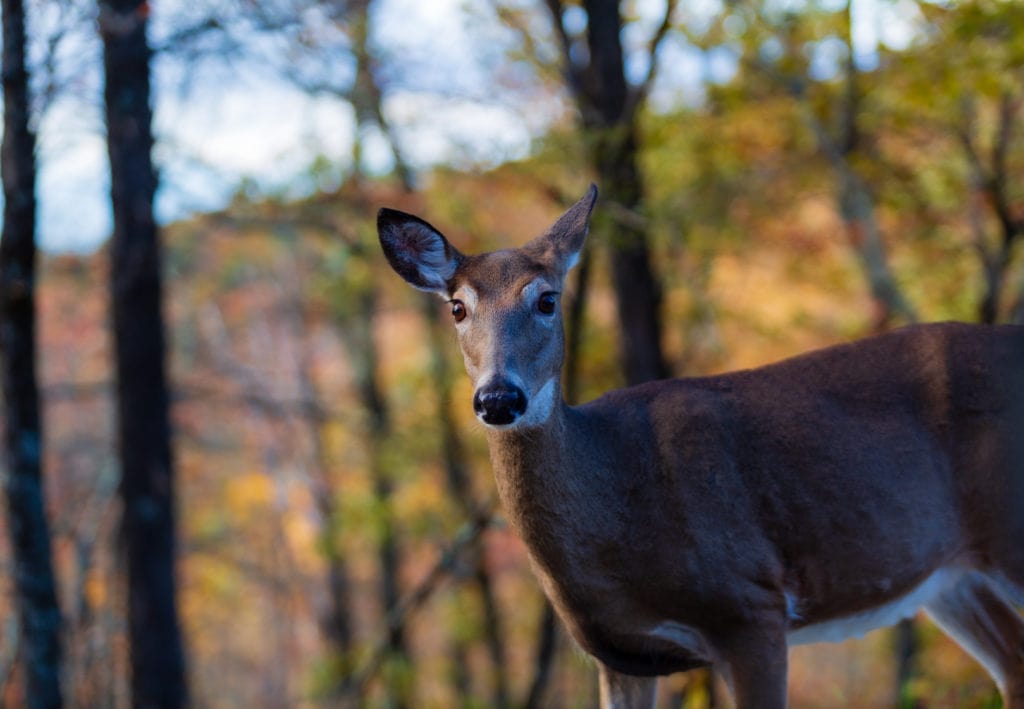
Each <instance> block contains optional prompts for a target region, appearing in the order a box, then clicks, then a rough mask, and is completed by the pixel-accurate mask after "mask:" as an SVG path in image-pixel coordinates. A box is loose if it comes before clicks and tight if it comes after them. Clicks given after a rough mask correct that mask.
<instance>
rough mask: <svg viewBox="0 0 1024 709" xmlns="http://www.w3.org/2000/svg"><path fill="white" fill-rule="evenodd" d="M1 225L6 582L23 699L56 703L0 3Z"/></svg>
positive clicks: (31, 242) (16, 65) (17, 97)
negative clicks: (0, 107)
mask: <svg viewBox="0 0 1024 709" xmlns="http://www.w3.org/2000/svg"><path fill="white" fill-rule="evenodd" d="M3 43H4V44H3V94H4V137H3V145H2V148H0V171H2V174H3V190H4V224H3V235H2V238H0V358H2V382H3V397H4V402H3V405H4V409H3V414H4V433H3V447H4V456H5V458H6V460H7V470H6V471H5V472H6V474H5V475H4V477H3V481H4V492H5V493H6V501H7V526H8V532H9V534H10V538H11V550H12V552H13V555H14V585H15V591H16V598H17V604H18V615H19V619H20V623H21V629H22V633H23V637H24V650H23V654H22V657H23V658H24V668H25V684H24V688H25V689H24V691H25V699H26V704H27V705H28V706H30V707H59V706H60V705H61V688H60V662H61V647H60V630H61V618H60V610H59V608H58V606H57V594H56V590H55V582H54V575H53V567H52V562H51V560H50V532H49V528H48V526H47V521H46V511H45V504H44V500H43V483H42V474H41V473H42V440H43V436H42V422H41V416H40V412H39V390H38V384H37V379H36V368H35V360H36V333H35V272H36V241H35V230H36V198H35V182H36V163H35V136H34V135H33V133H32V130H31V128H30V127H29V98H28V97H29V93H28V69H27V68H26V64H25V12H24V7H23V3H22V2H21V0H3Z"/></svg>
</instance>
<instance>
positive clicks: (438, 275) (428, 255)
mask: <svg viewBox="0 0 1024 709" xmlns="http://www.w3.org/2000/svg"><path fill="white" fill-rule="evenodd" d="M377 236H378V237H380V245H381V248H383V249H384V255H385V256H386V257H387V259H388V263H390V264H391V268H393V269H395V272H396V273H397V274H398V275H399V276H401V277H402V278H404V279H405V280H406V282H407V283H409V284H410V285H412V286H414V287H416V288H419V289H420V290H425V291H433V292H436V293H441V294H442V295H447V293H448V281H449V280H450V279H451V277H452V276H453V275H455V269H456V268H458V265H459V263H460V262H461V261H462V258H463V257H462V254H460V253H459V252H458V251H456V249H455V247H454V246H452V245H451V244H449V243H448V240H447V239H445V238H444V236H442V235H441V232H439V231H438V230H437V229H435V228H434V227H432V226H431V225H430V224H428V223H427V222H425V221H423V220H422V219H420V218H419V217H414V216H413V215H411V214H406V213H405V212H399V211H398V210H396V209H382V210H380V211H379V212H378V213H377Z"/></svg>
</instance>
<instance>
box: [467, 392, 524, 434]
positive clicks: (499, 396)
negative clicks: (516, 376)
mask: <svg viewBox="0 0 1024 709" xmlns="http://www.w3.org/2000/svg"><path fill="white" fill-rule="evenodd" d="M473 411H475V412H476V415H477V416H479V417H480V418H481V420H483V422H484V423H489V424H493V425H495V426H504V425H506V424H510V423H512V422H513V421H515V420H516V419H517V418H519V416H520V415H522V413H523V412H524V411H526V394H524V393H523V390H522V389H520V388H519V387H517V386H514V385H512V384H507V383H500V382H496V383H493V384H488V385H487V386H484V387H481V388H479V389H477V390H476V394H474V395H473Z"/></svg>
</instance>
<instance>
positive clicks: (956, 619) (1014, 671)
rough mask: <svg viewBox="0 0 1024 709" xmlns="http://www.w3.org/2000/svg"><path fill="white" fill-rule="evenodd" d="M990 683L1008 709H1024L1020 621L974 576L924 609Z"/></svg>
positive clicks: (1023, 636) (1023, 639)
mask: <svg viewBox="0 0 1024 709" xmlns="http://www.w3.org/2000/svg"><path fill="white" fill-rule="evenodd" d="M925 612H926V613H927V614H928V615H929V616H930V617H931V619H932V620H934V621H935V623H936V624H937V625H938V626H939V627H940V628H942V630H943V631H944V632H945V633H946V634H947V635H949V636H950V637H951V638H953V639H954V640H955V641H956V642H957V643H958V644H959V645H960V646H961V647H962V648H963V649H964V650H966V651H967V652H968V653H970V655H971V656H973V657H974V659H976V660H977V661H978V662H979V663H981V665H982V666H983V667H984V668H985V670H986V671H987V672H988V673H989V675H991V676H992V679H994V680H995V682H996V685H998V687H999V691H1000V692H1001V693H1002V695H1003V699H1004V702H1005V704H1006V707H1007V709H1024V619H1022V618H1021V617H1020V615H1019V614H1018V613H1017V611H1016V610H1014V608H1013V606H1011V605H1010V604H1008V603H1007V602H1006V601H1005V600H1003V598H1002V597H1001V596H1000V595H999V594H998V593H997V592H996V591H995V590H994V589H993V587H992V586H991V585H990V584H989V583H988V582H987V581H986V579H985V578H984V577H983V576H981V575H980V574H977V573H971V574H968V575H967V576H965V577H964V578H963V580H961V581H960V582H959V583H958V584H956V585H955V586H954V587H953V588H951V589H949V590H947V591H946V592H944V593H943V594H942V595H940V596H939V597H938V598H936V599H935V600H934V601H932V602H931V603H929V604H928V605H927V606H925Z"/></svg>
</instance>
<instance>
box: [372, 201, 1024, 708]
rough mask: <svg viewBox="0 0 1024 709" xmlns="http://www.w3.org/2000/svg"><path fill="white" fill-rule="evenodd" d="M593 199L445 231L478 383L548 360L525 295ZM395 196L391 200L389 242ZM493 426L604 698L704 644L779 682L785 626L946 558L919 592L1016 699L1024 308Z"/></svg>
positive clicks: (838, 612)
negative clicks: (535, 232) (498, 244)
mask: <svg viewBox="0 0 1024 709" xmlns="http://www.w3.org/2000/svg"><path fill="white" fill-rule="evenodd" d="M594 199H596V192H591V193H590V194H588V196H587V197H585V198H584V199H583V200H581V201H580V202H579V203H578V204H577V205H575V206H574V207H573V208H572V209H570V210H569V211H568V212H567V213H566V215H564V216H563V217H562V218H561V219H560V220H559V221H558V222H557V223H556V224H555V226H554V227H552V230H551V231H549V232H548V234H546V235H545V236H543V237H541V238H539V239H536V240H534V241H533V242H531V243H530V244H528V245H527V246H526V247H524V249H521V250H507V251H500V252H494V253H491V254H484V255H482V256H469V257H466V256H462V255H461V254H458V252H457V251H455V250H454V249H452V248H451V246H450V245H449V244H448V243H447V241H446V240H444V238H443V237H442V236H440V234H439V233H438V234H437V238H438V239H440V240H441V242H439V243H438V245H437V248H436V249H435V252H439V250H440V249H441V248H443V249H444V250H445V253H449V251H450V253H451V254H452V257H451V258H452V262H451V266H452V271H453V273H454V275H453V276H452V277H451V278H450V279H449V280H448V281H447V282H446V283H445V288H444V291H445V292H444V293H443V294H444V295H446V296H447V297H451V298H455V299H458V298H460V297H465V298H470V296H472V299H473V300H472V308H471V310H472V312H470V313H469V315H468V316H467V317H466V319H465V321H464V322H461V323H459V325H458V326H457V330H458V333H459V341H460V344H461V346H462V350H463V354H464V355H465V358H466V364H467V370H468V371H469V373H470V376H471V378H473V380H474V383H475V384H476V385H477V386H478V387H479V386H481V385H482V384H483V383H484V382H483V381H482V379H484V378H486V379H487V380H488V382H490V383H491V384H492V385H494V386H505V385H506V383H508V382H515V383H516V385H517V386H521V387H522V389H523V391H524V393H525V395H526V397H527V399H529V400H531V403H532V402H533V400H535V399H538V398H541V399H542V398H543V396H544V394H543V384H544V383H545V382H546V381H548V380H551V378H555V379H556V380H557V378H558V377H559V376H560V371H561V362H562V356H563V348H564V345H563V336H562V331H561V323H560V321H558V320H555V321H551V320H549V319H547V318H550V317H557V318H560V312H559V313H556V314H555V316H545V315H539V314H538V313H537V310H536V306H535V303H534V302H532V301H531V298H535V297H536V293H537V291H540V290H544V289H547V290H549V291H550V290H556V289H558V290H560V288H561V284H562V281H563V279H564V276H565V272H566V270H567V268H568V267H569V264H570V263H571V258H572V255H573V254H574V253H576V252H577V251H578V250H579V248H581V247H582V241H583V235H584V234H585V231H586V218H587V216H588V215H589V213H590V209H592V207H593V203H594ZM403 216H404V215H401V214H400V213H394V212H388V213H384V212H382V216H381V226H380V228H381V234H382V237H381V239H382V243H383V244H384V245H385V249H386V250H387V249H396V248H397V249H401V244H402V238H403V237H402V229H403V226H402V225H403V224H404V222H403V221H402V219H403ZM415 224H417V225H422V224H425V223H423V222H419V221H418V220H417V222H416V223H415ZM427 226H428V227H429V225H427ZM429 228H430V229H432V227H429ZM416 238H417V239H422V238H423V235H422V230H419V231H417V236H416ZM389 259H390V260H392V262H395V261H401V262H402V263H403V264H406V265H405V266H404V267H403V268H404V272H403V273H402V275H403V277H406V278H407V280H409V281H410V282H411V283H413V284H414V285H417V286H418V287H424V284H425V283H427V282H428V279H426V278H422V279H421V278H419V277H418V276H417V274H416V273H412V275H411V276H410V273H409V267H408V265H407V260H401V259H400V258H399V257H395V256H392V255H389ZM531 283H532V284H534V285H529V284H531ZM467 287H468V289H471V290H468V289H467ZM531 289H532V290H531ZM556 326H557V327H556ZM494 382H497V383H498V384H494ZM508 386H511V385H510V384H509V385H508ZM537 406H541V404H537ZM529 416H530V409H529V407H527V409H526V413H525V414H524V420H525V417H529ZM488 441H489V445H490V451H491V459H492V463H493V466H494V474H495V479H496V480H497V484H498V491H499V494H500V496H501V500H502V502H503V504H504V507H505V510H506V512H507V513H508V516H509V519H510V521H511V522H512V525H513V526H514V528H515V530H516V531H517V533H518V534H520V535H521V536H522V538H523V541H524V542H525V543H526V546H527V548H528V549H529V551H530V556H531V558H532V560H533V562H534V565H535V568H536V571H537V575H538V577H539V578H540V581H541V584H542V586H543V587H544V590H545V592H546V593H547V594H548V596H549V597H550V598H551V600H552V602H553V604H554V605H555V608H556V609H557V611H558V614H559V616H560V617H561V618H562V620H563V621H564V622H565V625H566V627H567V628H568V629H569V632H570V633H571V634H572V636H573V637H574V638H575V639H576V640H577V642H578V643H579V644H580V645H581V646H582V647H583V648H584V649H585V650H587V651H588V652H589V653H591V654H592V655H593V656H594V657H596V658H597V659H598V661H599V662H600V664H601V670H602V694H603V697H604V701H605V703H606V705H609V706H610V705H619V704H621V705H629V704H630V702H633V701H640V699H638V698H642V699H643V701H644V702H648V701H649V698H650V696H652V689H651V685H650V680H645V679H634V678H636V677H645V676H654V675H660V674H666V673H670V672H676V671H682V670H686V669H689V668H692V667H695V666H699V665H702V664H708V663H715V664H716V665H718V666H720V667H721V668H722V669H723V670H724V671H725V672H726V673H727V675H728V676H729V677H730V679H731V682H732V686H733V688H734V691H735V693H736V698H737V702H738V704H739V706H741V707H752V706H766V707H780V706H784V704H785V691H786V690H785V687H786V636H787V634H788V633H792V632H794V631H798V630H799V629H801V628H804V627H807V626H817V625H819V624H822V623H826V622H828V621H834V620H837V619H846V618H850V617H851V616H854V617H855V616H857V615H858V614H861V613H864V612H868V611H871V610H872V609H875V608H878V607H881V606H885V605H886V604H889V603H891V602H893V601H897V600H898V599H901V598H902V597H904V596H905V595H906V594H908V593H909V592H911V591H912V590H914V589H915V588H916V587H918V586H919V585H920V584H922V582H924V581H925V580H926V579H928V578H929V577H930V576H931V575H932V574H933V572H935V571H936V570H939V569H957V572H956V574H957V575H955V576H954V577H953V578H954V581H955V585H951V586H950V587H949V588H942V589H941V593H940V594H939V595H938V596H936V597H934V598H930V599H928V600H929V602H930V605H929V606H928V609H929V612H931V613H932V614H933V616H934V617H936V619H937V620H939V622H940V624H942V625H943V627H945V628H946V629H947V630H949V631H950V632H951V634H953V635H954V637H956V638H957V639H958V640H959V641H961V642H962V643H964V644H965V646H966V647H968V649H970V650H971V651H972V653H973V654H975V656H977V657H979V659H981V660H982V661H983V662H984V663H985V665H986V667H987V668H988V669H989V670H990V672H993V676H994V677H995V678H996V679H997V681H999V682H1000V684H1001V686H1000V689H1001V690H1002V691H1003V693H1004V696H1005V697H1006V701H1007V704H1008V706H1010V707H1016V709H1021V708H1022V707H1024V699H1022V697H1021V693H1022V691H1024V664H1022V661H1021V648H1024V621H1022V620H1021V617H1020V615H1019V614H1018V613H1017V612H1016V611H1014V610H1013V608H1012V606H1011V605H1009V604H1008V603H1007V601H1006V600H1005V599H1006V598H1007V597H1014V596H1015V597H1017V598H1018V599H1019V598H1021V597H1024V541H1022V540H1024V328H1021V327H1011V326H1006V327H981V326H969V325H962V324H955V323H946V324H937V325H922V326H917V327H911V328H907V329H904V330H900V331H898V332H895V333H892V334H888V335H883V336H880V337H875V338H871V339H867V340H863V341H860V342H857V343H853V344H849V345H841V346H837V347H832V348H828V349H825V350H820V351H817V352H813V353H810V354H806V355H803V356H800V357H795V358H793V359H790V360H786V361H784V362H780V363H778V364H774V365H770V366H767V367H762V368H759V369H754V370H748V371H742V372H735V373H732V374H726V375H722V376H717V377H708V378H700V379H676V380H669V381H661V382H652V383H649V384H645V385H642V386H638V387H632V388H629V389H621V390H617V391H612V392H609V393H607V394H605V395H604V396H602V397H600V398H599V399H597V400H595V401H593V402H590V403H589V404H586V405H583V406H580V407H570V406H567V405H566V404H565V403H564V402H563V401H562V400H561V397H560V396H556V397H555V400H554V404H553V407H552V410H551V414H550V416H549V417H547V418H545V419H543V420H542V421H540V422H539V423H531V424H530V425H528V426H526V425H518V426H517V425H510V426H497V427H491V428H489V430H488ZM950 583H953V582H950Z"/></svg>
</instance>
